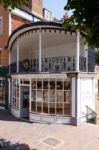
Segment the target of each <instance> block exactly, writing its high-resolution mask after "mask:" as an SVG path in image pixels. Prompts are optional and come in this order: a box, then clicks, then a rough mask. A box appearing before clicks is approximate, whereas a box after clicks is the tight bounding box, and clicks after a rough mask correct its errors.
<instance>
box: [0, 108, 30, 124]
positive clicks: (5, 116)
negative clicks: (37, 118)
mask: <svg viewBox="0 0 99 150" xmlns="http://www.w3.org/2000/svg"><path fill="white" fill-rule="evenodd" d="M0 120H1V121H16V122H26V123H30V122H29V121H28V120H21V119H18V118H15V117H14V116H13V115H12V114H11V113H10V112H9V111H8V110H6V109H0Z"/></svg>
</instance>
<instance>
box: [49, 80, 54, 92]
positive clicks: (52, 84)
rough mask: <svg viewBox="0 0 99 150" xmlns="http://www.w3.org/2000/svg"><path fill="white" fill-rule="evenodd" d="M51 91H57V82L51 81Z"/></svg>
mask: <svg viewBox="0 0 99 150" xmlns="http://www.w3.org/2000/svg"><path fill="white" fill-rule="evenodd" d="M50 89H52V90H53V89H54V90H55V81H50Z"/></svg>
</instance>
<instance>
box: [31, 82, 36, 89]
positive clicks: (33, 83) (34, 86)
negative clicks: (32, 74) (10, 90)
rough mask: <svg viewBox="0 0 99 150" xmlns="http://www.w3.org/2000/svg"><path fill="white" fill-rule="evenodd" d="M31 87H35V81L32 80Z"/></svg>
mask: <svg viewBox="0 0 99 150" xmlns="http://www.w3.org/2000/svg"><path fill="white" fill-rule="evenodd" d="M32 89H36V81H33V80H32Z"/></svg>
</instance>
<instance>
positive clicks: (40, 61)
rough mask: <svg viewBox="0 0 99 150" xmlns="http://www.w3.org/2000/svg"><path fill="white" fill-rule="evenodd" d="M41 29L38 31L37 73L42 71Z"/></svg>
mask: <svg viewBox="0 0 99 150" xmlns="http://www.w3.org/2000/svg"><path fill="white" fill-rule="evenodd" d="M41 32H42V31H41V28H40V29H39V72H41V71H42V33H41Z"/></svg>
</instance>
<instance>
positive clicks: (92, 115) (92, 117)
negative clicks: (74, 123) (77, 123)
mask: <svg viewBox="0 0 99 150" xmlns="http://www.w3.org/2000/svg"><path fill="white" fill-rule="evenodd" d="M86 111H87V114H86V120H87V123H93V124H96V116H97V114H96V112H95V111H94V110H92V109H91V108H90V107H88V106H86Z"/></svg>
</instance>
